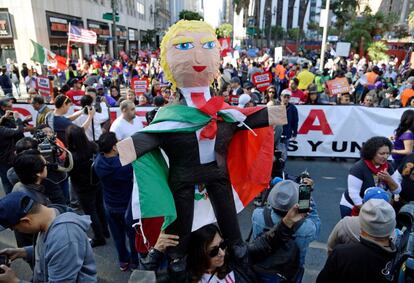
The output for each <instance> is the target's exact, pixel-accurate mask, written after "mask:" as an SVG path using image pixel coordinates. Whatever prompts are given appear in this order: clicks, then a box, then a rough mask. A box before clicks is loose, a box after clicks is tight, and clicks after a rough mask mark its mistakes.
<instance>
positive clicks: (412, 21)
mask: <svg viewBox="0 0 414 283" xmlns="http://www.w3.org/2000/svg"><path fill="white" fill-rule="evenodd" d="M408 26H409V27H410V29H412V28H413V27H414V11H411V12H410V14H409V15H408Z"/></svg>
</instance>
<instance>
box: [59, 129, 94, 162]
mask: <svg viewBox="0 0 414 283" xmlns="http://www.w3.org/2000/svg"><path fill="white" fill-rule="evenodd" d="M66 144H67V145H68V150H69V151H71V152H72V153H76V154H77V156H78V157H79V158H80V159H89V158H91V157H92V155H93V153H95V151H96V148H97V146H96V145H95V143H93V142H90V141H89V140H88V138H87V136H86V134H85V130H84V129H83V128H81V127H78V126H76V125H71V126H69V127H67V128H66Z"/></svg>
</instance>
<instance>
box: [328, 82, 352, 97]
mask: <svg viewBox="0 0 414 283" xmlns="http://www.w3.org/2000/svg"><path fill="white" fill-rule="evenodd" d="M326 87H327V88H328V95H329V96H330V97H332V96H336V95H340V94H342V93H348V92H349V90H350V88H349V83H348V80H347V79H346V78H336V79H334V80H330V81H327V82H326Z"/></svg>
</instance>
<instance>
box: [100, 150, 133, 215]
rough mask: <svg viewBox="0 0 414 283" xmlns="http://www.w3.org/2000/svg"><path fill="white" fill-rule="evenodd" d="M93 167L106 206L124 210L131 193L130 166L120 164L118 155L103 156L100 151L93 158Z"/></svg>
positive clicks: (117, 210)
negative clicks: (101, 188)
mask: <svg viewBox="0 0 414 283" xmlns="http://www.w3.org/2000/svg"><path fill="white" fill-rule="evenodd" d="M94 169H95V172H96V175H97V176H98V177H99V180H100V181H101V184H102V187H103V195H104V201H105V206H106V208H107V209H109V210H110V211H114V212H125V210H126V209H127V207H128V204H129V200H130V198H131V194H132V186H133V175H132V166H131V165H130V164H129V165H126V166H122V165H121V162H120V161H119V157H118V156H114V157H105V156H104V155H103V154H101V153H100V154H98V156H97V157H96V159H95V162H94Z"/></svg>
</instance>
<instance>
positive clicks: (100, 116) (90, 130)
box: [73, 90, 109, 141]
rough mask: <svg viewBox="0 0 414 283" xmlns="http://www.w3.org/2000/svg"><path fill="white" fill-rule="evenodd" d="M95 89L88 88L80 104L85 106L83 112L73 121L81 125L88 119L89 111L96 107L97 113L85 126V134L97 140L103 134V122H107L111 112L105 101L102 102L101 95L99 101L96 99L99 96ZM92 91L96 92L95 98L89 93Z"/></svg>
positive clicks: (90, 138) (89, 138) (92, 139)
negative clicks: (87, 125)
mask: <svg viewBox="0 0 414 283" xmlns="http://www.w3.org/2000/svg"><path fill="white" fill-rule="evenodd" d="M93 91H95V90H93ZM93 91H89V90H88V94H87V95H84V96H83V97H82V98H81V100H80V104H81V106H82V108H83V113H82V114H81V115H80V116H79V118H77V119H76V120H75V121H73V123H74V124H76V125H78V126H79V127H81V126H82V125H83V124H84V123H85V122H86V121H87V120H88V117H89V111H92V110H93V109H94V110H95V115H94V116H93V119H92V121H91V124H90V125H89V127H87V128H85V134H86V136H87V137H88V140H90V141H97V140H98V139H99V137H100V136H101V135H102V126H101V124H102V123H105V122H106V121H107V120H108V119H109V114H108V107H107V106H106V104H105V102H100V97H99V99H98V101H94V100H95V99H96V98H98V97H96V91H95V92H93ZM92 92H93V93H94V94H95V99H94V97H93V96H92V95H89V93H92ZM98 110H99V111H98Z"/></svg>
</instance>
